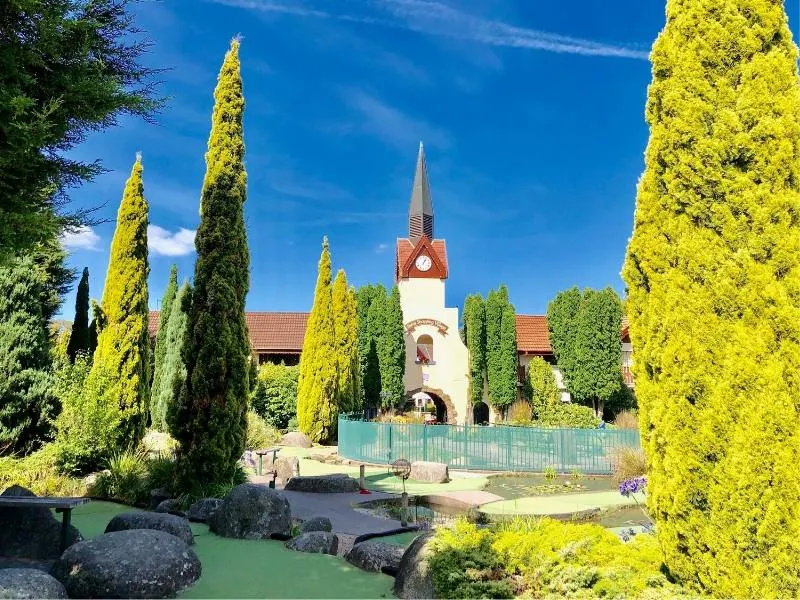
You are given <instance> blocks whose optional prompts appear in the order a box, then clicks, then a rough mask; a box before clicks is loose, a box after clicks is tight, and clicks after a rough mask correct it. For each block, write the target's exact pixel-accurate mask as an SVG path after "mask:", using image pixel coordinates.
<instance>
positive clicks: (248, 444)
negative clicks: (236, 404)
mask: <svg viewBox="0 0 800 600" xmlns="http://www.w3.org/2000/svg"><path fill="white" fill-rule="evenodd" d="M280 439H281V436H280V434H279V433H278V431H277V430H276V429H275V428H274V427H271V426H270V425H269V424H267V422H266V421H265V420H264V419H262V418H261V417H259V416H258V415H257V414H256V413H255V412H254V411H252V410H251V411H248V413H247V435H246V438H245V449H246V450H260V449H262V448H267V447H269V446H272V445H274V444H277V443H278V442H279V441H280Z"/></svg>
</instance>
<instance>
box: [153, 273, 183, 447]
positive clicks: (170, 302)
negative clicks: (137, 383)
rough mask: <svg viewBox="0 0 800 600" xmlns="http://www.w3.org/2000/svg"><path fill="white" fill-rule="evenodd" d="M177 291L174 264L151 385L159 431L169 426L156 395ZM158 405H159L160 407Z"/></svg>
mask: <svg viewBox="0 0 800 600" xmlns="http://www.w3.org/2000/svg"><path fill="white" fill-rule="evenodd" d="M177 292H178V265H172V266H171V267H170V269H169V280H168V281H167V288H166V289H165V290H164V297H163V298H161V312H160V313H159V315H158V333H156V348H155V352H154V354H155V356H154V362H155V365H154V367H153V383H152V385H151V386H150V390H151V402H150V422H151V423H152V427H153V428H154V429H157V430H158V431H166V426H167V425H166V421H165V415H166V413H165V412H164V410H163V409H164V406H165V404H164V403H163V402H162V400H163V398H159V399H158V400H156V396H159V395H160V390H161V388H162V385H161V377H162V373H163V372H164V357H165V355H166V352H167V323H169V316H170V313H171V311H172V307H173V306H174V304H175V295H176V294H177ZM156 405H159V406H158V408H157V407H156ZM156 413H158V414H156Z"/></svg>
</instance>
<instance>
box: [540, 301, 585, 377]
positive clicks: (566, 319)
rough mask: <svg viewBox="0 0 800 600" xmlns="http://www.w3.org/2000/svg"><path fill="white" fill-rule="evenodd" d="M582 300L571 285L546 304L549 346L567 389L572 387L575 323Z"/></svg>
mask: <svg viewBox="0 0 800 600" xmlns="http://www.w3.org/2000/svg"><path fill="white" fill-rule="evenodd" d="M582 300H583V295H582V294H581V292H580V290H579V289H578V288H577V287H571V288H570V289H568V290H565V291H563V292H559V293H558V294H556V297H555V298H553V299H552V300H551V301H550V303H549V304H548V305H547V328H548V332H549V334H550V346H551V347H552V349H553V354H554V355H555V357H556V364H557V365H558V368H559V370H560V371H561V375H562V377H563V378H564V386H565V387H566V388H567V389H572V377H573V369H574V365H575V333H576V328H575V323H576V321H577V317H578V312H579V311H580V309H581V302H582Z"/></svg>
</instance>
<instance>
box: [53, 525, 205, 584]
mask: <svg viewBox="0 0 800 600" xmlns="http://www.w3.org/2000/svg"><path fill="white" fill-rule="evenodd" d="M201 571H202V567H201V565H200V559H198V558H197V555H196V554H195V553H194V551H193V550H192V549H191V548H189V546H187V545H186V544H185V543H184V542H183V540H181V539H180V538H177V537H175V536H174V535H171V534H169V533H166V532H164V531H154V530H152V529H130V530H128V531H114V532H112V533H105V534H103V535H100V536H97V537H96V538H93V539H91V540H86V541H84V542H79V543H77V544H75V545H74V546H72V547H71V548H68V549H67V551H66V552H64V554H63V555H61V558H59V559H58V560H57V561H56V562H55V564H54V565H53V569H52V570H51V572H50V573H51V575H53V577H55V578H56V579H58V580H59V581H60V582H61V583H63V584H64V587H65V588H66V590H67V594H68V595H69V597H70V598H167V597H173V596H175V595H176V594H177V593H178V592H180V591H181V590H183V589H185V588H187V587H189V586H190V585H192V584H193V583H194V582H195V581H197V579H198V578H199V577H200V573H201Z"/></svg>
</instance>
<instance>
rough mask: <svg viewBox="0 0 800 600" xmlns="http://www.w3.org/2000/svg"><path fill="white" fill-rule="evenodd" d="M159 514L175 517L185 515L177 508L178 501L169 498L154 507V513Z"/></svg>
mask: <svg viewBox="0 0 800 600" xmlns="http://www.w3.org/2000/svg"><path fill="white" fill-rule="evenodd" d="M155 512H159V513H169V514H171V515H175V516H177V517H186V513H184V512H183V511H182V510H181V509H180V508H179V507H178V501H177V500H175V499H174V498H170V499H169V500H164V501H163V502H162V503H161V504H159V505H158V506H156V511H155Z"/></svg>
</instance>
